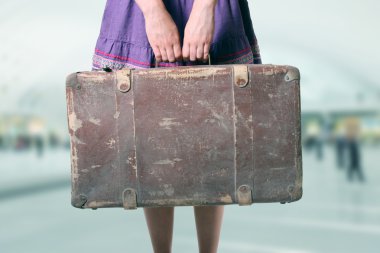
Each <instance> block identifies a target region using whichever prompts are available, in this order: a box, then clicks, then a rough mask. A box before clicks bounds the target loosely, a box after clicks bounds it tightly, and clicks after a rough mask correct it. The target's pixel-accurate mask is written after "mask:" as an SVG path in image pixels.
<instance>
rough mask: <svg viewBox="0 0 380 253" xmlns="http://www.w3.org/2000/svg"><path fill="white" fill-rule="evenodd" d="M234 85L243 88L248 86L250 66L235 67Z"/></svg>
mask: <svg viewBox="0 0 380 253" xmlns="http://www.w3.org/2000/svg"><path fill="white" fill-rule="evenodd" d="M233 69H234V83H235V85H236V86H238V87H240V88H243V87H245V86H247V84H248V81H249V77H248V66H247V65H234V66H233Z"/></svg>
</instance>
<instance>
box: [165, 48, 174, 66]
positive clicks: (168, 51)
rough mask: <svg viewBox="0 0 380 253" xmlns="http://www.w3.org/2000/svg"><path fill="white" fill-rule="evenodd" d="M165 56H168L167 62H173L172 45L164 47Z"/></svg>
mask: <svg viewBox="0 0 380 253" xmlns="http://www.w3.org/2000/svg"><path fill="white" fill-rule="evenodd" d="M166 54H167V56H168V60H169V62H175V57H174V50H173V46H172V45H168V46H167V47H166Z"/></svg>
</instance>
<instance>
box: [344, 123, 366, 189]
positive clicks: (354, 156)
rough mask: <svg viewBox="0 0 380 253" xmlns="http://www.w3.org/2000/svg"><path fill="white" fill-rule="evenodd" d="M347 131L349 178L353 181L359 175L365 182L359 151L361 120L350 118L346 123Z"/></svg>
mask: <svg viewBox="0 0 380 253" xmlns="http://www.w3.org/2000/svg"><path fill="white" fill-rule="evenodd" d="M345 130H346V138H347V139H346V142H347V151H348V172H347V176H348V179H349V180H350V181H352V180H353V176H354V174H356V175H357V177H358V179H359V180H360V181H362V182H363V181H364V175H363V170H362V166H361V160H360V150H359V140H358V139H359V133H360V122H359V119H357V118H355V117H349V118H347V119H346V121H345Z"/></svg>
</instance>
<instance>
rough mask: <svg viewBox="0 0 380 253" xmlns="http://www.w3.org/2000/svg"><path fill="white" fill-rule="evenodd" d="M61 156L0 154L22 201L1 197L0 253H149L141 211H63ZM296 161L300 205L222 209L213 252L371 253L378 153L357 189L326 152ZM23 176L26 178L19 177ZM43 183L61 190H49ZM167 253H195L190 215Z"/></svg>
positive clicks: (64, 163) (369, 152) (368, 151)
mask: <svg viewBox="0 0 380 253" xmlns="http://www.w3.org/2000/svg"><path fill="white" fill-rule="evenodd" d="M68 155H69V153H68V152H67V151H55V152H48V153H46V154H45V156H44V157H43V158H41V159H38V158H35V154H32V153H30V154H29V153H25V154H14V153H8V154H5V153H1V152H0V160H1V161H2V168H0V173H1V177H3V175H4V177H3V179H1V178H0V184H2V182H5V180H7V182H8V184H5V185H7V186H8V188H9V187H10V186H12V184H11V183H10V182H12V180H13V181H16V179H17V178H18V177H19V178H20V181H21V183H19V184H21V185H23V186H25V187H24V193H23V192H22V191H19V192H17V191H9V189H8V194H10V195H9V196H8V197H7V196H6V195H4V194H3V196H2V197H1V194H0V252H1V253H23V252H28V253H34V252H36V253H45V252H46V253H47V252H49V253H52V252H53V253H68V252H79V251H80V252H91V253H97V252H138V253H140V252H142V253H144V252H153V251H152V248H151V243H150V238H149V234H148V230H147V226H146V223H145V219H144V213H143V210H142V209H137V210H129V211H125V210H123V209H121V208H120V209H119V208H111V209H98V210H95V211H94V210H87V209H86V210H81V209H76V208H73V207H72V206H71V205H70V185H69V184H68V181H67V180H68V178H69V173H70V169H69V160H68ZM303 155H304V156H303V169H304V195H303V198H302V199H301V200H300V201H298V202H294V203H291V204H285V205H281V204H277V203H276V204H254V205H252V206H245V207H239V206H237V205H228V206H225V213H224V222H223V227H222V233H221V239H220V244H219V251H218V252H220V253H230V252H233V253H240V252H241V253H243V252H244V253H245V252H251V253H253V252H257V253H272V252H273V253H275V252H278V253H310V252H334V253H338V252H345V253H350V252H365V253H367V252H378V249H379V246H380V240H379V239H380V198H379V196H380V184H379V183H378V182H379V181H380V170H379V166H378V161H379V155H380V148H378V147H377V148H374V147H364V148H363V149H362V158H363V167H364V172H365V176H366V181H365V182H364V183H360V182H357V181H356V182H351V183H350V182H348V181H347V178H346V174H345V173H346V171H345V170H344V169H337V168H336V166H335V157H334V150H333V149H332V148H331V147H326V150H325V155H324V159H323V160H321V161H319V160H318V159H316V157H315V154H314V153H311V152H310V153H309V152H305V151H304V152H303ZM54 170H55V172H54ZM24 171H26V172H25V173H26V175H27V176H26V177H22V176H20V175H22V174H23V173H24ZM28 173H29V174H28ZM49 173H50V174H49ZM4 178H5V179H4ZM39 178H40V179H41V182H42V181H43V184H44V185H45V187H40V188H38V187H37V188H36V187H34V188H33V187H32V186H30V187H29V188H28V187H26V185H27V182H29V181H28V179H30V182H32V183H33V184H35V183H36V182H38V180H39ZM49 178H50V181H51V182H61V181H63V182H66V183H62V184H57V185H59V187H58V186H57V187H54V185H51V184H50V185H49V184H48V182H49ZM60 179H61V180H60ZM30 182H29V183H30ZM14 183H15V185H16V186H17V183H16V182H14ZM4 187H5V186H3V188H4ZM28 189H30V191H31V192H29V193H28V192H25V191H28ZM0 190H2V191H3V192H4V189H2V188H0ZM0 193H1V191H0ZM12 194H13V195H12ZM172 252H173V253H195V252H198V246H197V238H196V229H195V222H194V214H193V208H192V207H176V208H175V220H174V236H173V251H172Z"/></svg>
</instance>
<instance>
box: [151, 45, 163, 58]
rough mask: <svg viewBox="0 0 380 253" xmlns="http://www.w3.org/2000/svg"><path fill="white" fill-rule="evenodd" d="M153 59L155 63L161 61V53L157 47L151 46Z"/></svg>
mask: <svg viewBox="0 0 380 253" xmlns="http://www.w3.org/2000/svg"><path fill="white" fill-rule="evenodd" d="M152 48H153V53H154V57H155V58H156V62H160V61H162V56H161V51H160V49H159V48H158V47H157V46H153V47H152Z"/></svg>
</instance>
